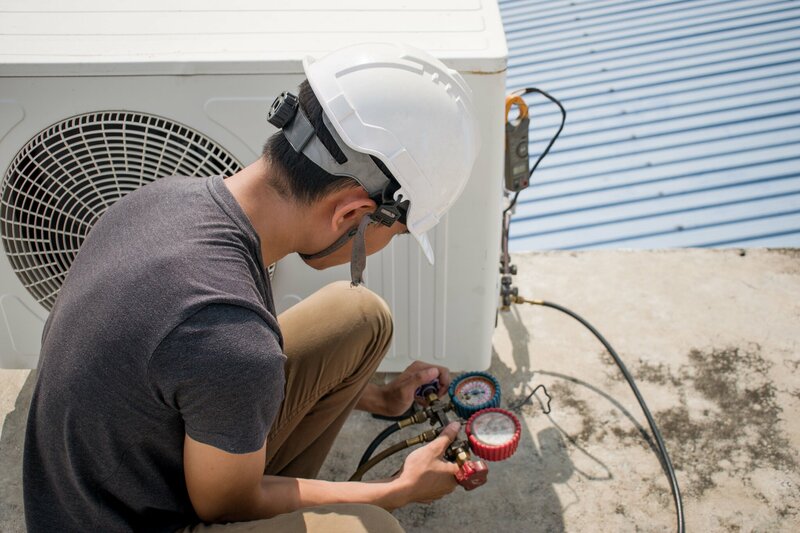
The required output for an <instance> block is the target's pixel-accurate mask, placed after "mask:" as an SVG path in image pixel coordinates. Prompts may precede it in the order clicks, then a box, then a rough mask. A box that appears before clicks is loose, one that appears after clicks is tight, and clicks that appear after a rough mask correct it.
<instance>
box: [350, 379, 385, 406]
mask: <svg viewBox="0 0 800 533" xmlns="http://www.w3.org/2000/svg"><path fill="white" fill-rule="evenodd" d="M356 409H358V410H359V411H367V412H368V413H377V414H382V413H383V412H384V411H386V405H385V399H384V397H383V391H382V389H381V388H380V387H379V386H378V385H375V384H374V383H368V384H367V386H366V388H365V389H364V392H363V393H362V394H361V398H359V399H358V403H356Z"/></svg>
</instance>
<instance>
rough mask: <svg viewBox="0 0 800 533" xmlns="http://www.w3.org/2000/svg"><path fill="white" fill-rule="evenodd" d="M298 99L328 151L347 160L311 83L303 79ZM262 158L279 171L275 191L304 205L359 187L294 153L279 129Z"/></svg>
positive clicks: (275, 180) (268, 141) (274, 182)
mask: <svg viewBox="0 0 800 533" xmlns="http://www.w3.org/2000/svg"><path fill="white" fill-rule="evenodd" d="M297 99H298V100H299V103H300V107H301V108H302V109H303V111H304V112H305V114H306V116H307V117H308V120H309V121H310V122H311V125H312V126H314V130H315V132H316V134H317V137H318V138H319V140H320V141H321V142H322V144H323V145H324V146H325V148H326V149H327V150H328V151H329V152H330V153H331V155H332V156H333V157H334V159H336V161H337V162H339V163H344V162H345V161H347V158H346V157H345V155H344V153H342V151H341V149H340V148H339V146H338V145H337V144H336V141H334V140H333V137H332V136H331V134H330V132H329V131H328V128H326V127H325V124H324V123H323V121H322V106H321V105H320V103H319V100H317V97H316V96H315V95H314V91H312V90H311V86H310V85H309V83H308V80H303V83H301V84H300V90H299V93H298V95H297ZM298 112H299V111H298ZM262 155H263V156H264V158H265V159H266V160H267V161H269V162H270V163H271V164H272V166H273V168H275V169H276V170H277V172H276V175H275V176H273V180H272V181H271V185H272V186H273V188H274V189H275V190H276V191H278V193H279V194H281V195H282V196H284V197H287V198H292V199H294V200H297V201H299V202H301V203H304V204H310V203H313V202H315V201H316V200H319V199H320V198H322V197H323V196H325V195H326V194H328V193H329V192H332V191H335V190H338V189H343V188H346V187H351V186H353V185H358V182H357V181H356V180H354V179H353V178H350V177H347V176H334V175H333V174H330V173H328V172H326V171H324V170H322V169H321V168H320V167H318V166H317V165H316V164H315V163H314V162H313V161H311V160H310V159H309V158H307V157H306V156H305V155H303V154H299V153H297V152H295V151H294V148H292V145H291V144H289V141H288V140H287V139H286V136H285V135H284V134H283V130H278V131H277V132H275V133H274V134H273V135H272V136H271V137H270V138H269V139H267V142H266V144H265V145H264V151H263V153H262Z"/></svg>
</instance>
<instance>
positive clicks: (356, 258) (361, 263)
mask: <svg viewBox="0 0 800 533" xmlns="http://www.w3.org/2000/svg"><path fill="white" fill-rule="evenodd" d="M373 222H375V220H373V214H372V213H368V214H366V215H364V216H363V217H362V218H361V222H359V223H358V226H356V227H354V228H350V229H349V230H348V231H347V233H345V234H344V235H342V236H341V237H339V238H338V239H336V241H335V242H334V243H333V244H331V245H330V246H328V247H327V248H325V249H324V250H322V251H321V252H317V253H315V254H299V255H300V257H302V258H303V259H305V260H310V259H319V258H320V257H326V256H328V255H331V254H332V253H333V252H335V251H336V250H338V249H339V248H341V247H342V246H344V245H345V244H347V241H349V240H350V239H354V240H353V251H352V254H351V257H350V285H351V286H353V287H358V286H359V285H360V284H362V283H363V282H364V270H365V269H366V268H367V244H366V241H365V239H364V234H365V233H366V231H367V226H369V225H370V224H371V223H373Z"/></svg>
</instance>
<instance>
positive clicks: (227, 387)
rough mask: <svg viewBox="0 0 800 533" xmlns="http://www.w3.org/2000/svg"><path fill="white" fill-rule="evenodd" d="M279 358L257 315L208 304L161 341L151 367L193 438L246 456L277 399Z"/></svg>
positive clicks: (255, 445) (280, 373)
mask: <svg viewBox="0 0 800 533" xmlns="http://www.w3.org/2000/svg"><path fill="white" fill-rule="evenodd" d="M285 361H286V356H285V355H283V352H282V350H281V347H280V345H279V343H278V337H277V335H276V333H275V332H274V331H272V329H270V328H269V326H268V325H267V323H266V322H265V321H264V320H263V319H262V318H261V317H260V316H259V315H258V314H257V313H255V312H254V311H252V310H250V309H246V308H244V307H240V306H235V305H225V304H212V305H208V306H206V307H204V308H203V309H202V310H200V311H199V312H197V313H195V314H194V315H192V316H191V317H190V318H188V319H187V320H185V321H184V322H182V323H181V324H180V325H178V326H177V327H176V328H174V329H173V330H172V331H171V332H170V333H169V334H168V335H167V336H166V337H165V338H164V340H163V341H162V342H161V343H160V344H159V346H158V348H157V349H156V350H155V352H154V353H153V355H152V357H151V359H150V366H149V372H150V378H151V380H152V382H153V386H154V388H155V390H156V391H157V394H158V395H159V396H160V397H161V399H162V401H164V402H165V403H166V404H167V405H168V406H169V407H171V408H174V409H175V410H177V411H178V412H179V413H180V416H181V417H182V418H183V421H184V424H185V428H186V433H187V434H188V435H189V436H190V437H191V438H192V439H194V440H196V441H198V442H202V443H204V444H208V445H210V446H214V447H215V448H219V449H220V450H223V451H226V452H228V453H249V452H253V451H256V450H258V449H259V448H260V447H261V445H262V444H264V439H266V437H267V433H268V432H269V428H270V427H271V425H272V422H273V420H274V419H275V416H276V415H277V413H278V409H279V408H280V405H281V402H282V401H283V391H284V363H285Z"/></svg>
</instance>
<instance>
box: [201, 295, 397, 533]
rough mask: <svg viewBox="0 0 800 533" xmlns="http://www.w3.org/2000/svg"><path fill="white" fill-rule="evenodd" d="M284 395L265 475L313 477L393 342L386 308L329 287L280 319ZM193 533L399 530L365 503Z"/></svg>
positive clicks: (384, 514)
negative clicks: (282, 340)
mask: <svg viewBox="0 0 800 533" xmlns="http://www.w3.org/2000/svg"><path fill="white" fill-rule="evenodd" d="M278 322H279V323H280V326H281V331H282V332H283V336H284V351H285V353H286V355H287V361H286V391H285V397H284V400H283V404H282V405H281V409H280V412H279V413H278V416H277V418H276V419H275V422H273V424H272V429H271V430H270V432H269V436H268V437H267V465H266V471H265V473H266V474H269V475H279V476H289V477H300V478H314V477H316V476H317V473H318V472H319V469H320V467H321V466H322V463H323V461H324V460H325V457H326V456H327V455H328V452H329V451H330V449H331V445H332V444H333V441H334V439H335V438H336V435H337V434H338V433H339V430H340V429H341V428H342V425H343V424H344V422H345V420H346V419H347V416H348V415H349V413H350V411H352V409H353V407H354V406H355V405H356V403H357V402H358V399H359V397H360V396H361V393H362V391H363V390H364V387H366V385H367V383H368V382H369V379H370V377H371V376H372V375H373V373H374V372H375V370H376V369H377V368H378V364H379V363H380V362H381V359H383V356H384V354H385V353H386V350H387V348H388V347H389V342H390V341H391V338H392V316H391V313H390V312H389V308H388V307H387V305H386V303H385V302H384V301H383V300H382V299H381V298H380V297H379V296H377V295H376V294H375V293H373V292H371V291H369V290H368V289H366V288H364V287H357V288H353V287H351V286H350V284H349V283H348V282H338V283H332V284H331V285H328V286H326V287H324V288H322V289H320V290H319V291H317V292H316V293H314V294H313V295H311V296H309V297H308V298H306V299H305V300H303V301H302V302H300V303H298V304H297V305H295V306H294V307H292V308H291V309H289V310H288V311H286V312H285V313H282V314H281V315H280V316H279V317H278ZM189 529H190V530H191V531H218V530H219V531H220V532H222V531H224V532H229V531H236V532H240V531H252V532H256V531H280V532H283V531H288V532H295V531H297V532H301V531H303V532H305V531H307V532H309V533H314V532H320V533H322V532H325V533H327V532H333V533H335V532H342V533H344V532H347V533H358V532H366V531H379V532H380V533H394V532H402V531H403V529H402V528H401V527H400V524H399V523H398V522H397V520H396V519H395V518H394V517H393V516H392V515H391V514H389V513H388V512H386V511H385V510H383V509H381V508H379V507H376V506H374V505H366V504H336V505H325V506H319V507H310V508H306V509H302V510H299V511H296V512H293V513H287V514H283V515H279V516H276V517H274V518H270V519H266V520H255V521H252V522H237V523H231V524H214V525H199V526H195V527H192V528H189Z"/></svg>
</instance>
